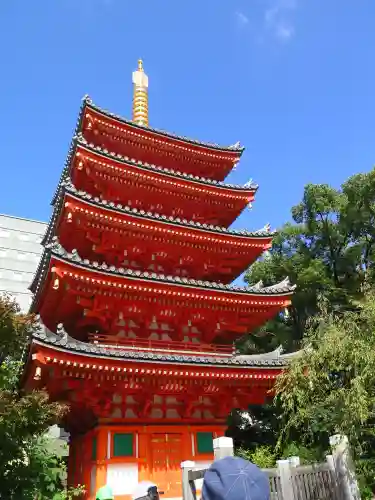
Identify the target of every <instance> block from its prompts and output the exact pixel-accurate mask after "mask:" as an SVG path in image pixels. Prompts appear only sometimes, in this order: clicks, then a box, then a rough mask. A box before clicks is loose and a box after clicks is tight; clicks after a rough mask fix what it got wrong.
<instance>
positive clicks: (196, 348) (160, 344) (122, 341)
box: [89, 333, 234, 357]
mask: <svg viewBox="0 0 375 500" xmlns="http://www.w3.org/2000/svg"><path fill="white" fill-rule="evenodd" d="M89 342H92V343H94V344H99V345H102V346H110V347H112V348H118V349H124V348H127V349H132V350H136V351H153V352H166V351H168V352H169V353H173V352H175V353H184V354H190V355H196V356H201V355H205V356H223V357H230V356H232V355H233V352H234V347H233V346H232V345H219V344H198V343H194V342H177V341H171V340H143V339H129V338H119V337H118V336H115V335H105V334H97V333H92V334H90V335H89Z"/></svg>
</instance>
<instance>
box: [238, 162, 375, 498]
mask: <svg viewBox="0 0 375 500" xmlns="http://www.w3.org/2000/svg"><path fill="white" fill-rule="evenodd" d="M286 276H289V278H290V280H291V281H292V282H293V283H295V284H296V285H297V289H296V291H295V294H294V296H293V299H292V305H291V307H290V308H289V309H288V313H289V314H284V313H281V314H279V315H278V316H277V317H276V318H274V319H273V320H271V321H269V322H268V323H267V324H266V325H264V326H263V327H262V328H260V329H259V330H258V331H256V332H252V334H251V335H249V336H247V337H245V338H243V339H241V341H240V342H239V344H238V347H239V349H240V350H241V351H242V352H265V351H270V350H272V349H275V348H276V347H278V346H279V345H280V344H281V345H283V347H284V348H286V349H287V350H289V351H295V350H298V349H301V348H302V349H303V355H302V356H301V357H300V358H298V359H296V360H295V361H294V362H293V363H292V365H291V368H290V370H289V371H288V372H286V373H285V374H283V375H282V376H281V377H280V378H279V380H278V383H277V394H278V397H277V398H276V399H275V405H274V408H273V409H274V415H273V414H272V412H270V411H268V410H267V407H268V405H266V406H265V407H263V408H262V409H256V410H255V411H254V409H250V414H251V416H252V418H251V419H250V421H248V423H247V424H244V423H243V422H241V419H239V418H238V417H236V418H234V417H233V416H232V430H231V432H232V435H233V437H234V439H235V442H237V443H238V446H240V447H242V448H246V449H248V450H249V452H250V453H252V452H253V451H254V449H255V448H256V447H257V446H263V445H270V446H271V447H272V449H276V454H277V456H278V457H280V458H281V457H287V456H292V455H299V456H300V458H301V459H302V461H304V462H306V463H310V462H314V461H316V460H321V459H322V458H323V457H324V455H325V454H326V450H328V448H329V446H328V437H329V435H331V434H334V433H337V432H340V433H344V434H347V435H348V437H349V439H350V442H351V444H352V446H353V450H354V454H355V459H356V464H357V471H358V474H359V480H360V484H361V489H362V494H363V496H362V498H371V497H372V496H371V494H370V490H373V489H374V487H375V415H374V408H375V401H374V398H375V389H374V387H375V354H374V353H375V350H374V348H375V333H374V332H375V312H374V311H375V305H374V304H375V299H374V296H373V294H372V293H371V290H372V289H373V287H374V285H375V169H374V170H372V171H370V172H369V173H366V174H358V175H354V176H352V177H350V178H349V179H348V180H347V181H346V182H345V183H344V184H343V185H342V186H341V188H340V189H335V188H332V187H330V186H328V185H325V184H321V185H313V184H309V185H307V186H306V187H305V189H304V193H303V197H302V200H301V202H300V203H299V204H298V205H296V206H295V207H293V208H292V222H291V223H288V224H286V225H285V226H284V227H282V228H281V230H280V231H279V233H278V235H277V236H276V237H275V239H274V241H273V246H272V249H271V251H270V252H269V253H268V254H267V255H265V256H264V257H263V258H261V259H259V260H258V261H257V262H256V263H255V264H254V265H253V266H252V267H251V268H250V269H249V270H248V272H247V274H246V281H247V282H249V283H256V282H258V281H260V280H261V281H262V282H263V283H264V284H265V285H270V284H273V283H275V282H278V281H281V280H283V279H284V278H285V277H286ZM230 429H231V428H230ZM366 495H367V496H366Z"/></svg>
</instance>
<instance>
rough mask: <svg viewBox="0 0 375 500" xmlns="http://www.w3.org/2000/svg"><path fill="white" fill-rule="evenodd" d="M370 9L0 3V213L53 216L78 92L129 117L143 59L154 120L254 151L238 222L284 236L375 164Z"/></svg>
mask: <svg viewBox="0 0 375 500" xmlns="http://www.w3.org/2000/svg"><path fill="white" fill-rule="evenodd" d="M374 20H375V2H374V0H344V1H343V0H201V1H198V0H190V1H189V2H183V1H177V0H158V1H156V0H143V1H140V2H137V1H134V0H132V1H128V0H34V1H26V0H3V1H0V47H1V49H0V50H1V58H0V64H1V72H0V75H1V76H0V95H1V109H0V116H1V125H0V127H1V134H0V144H1V152H2V155H1V160H0V161H1V173H2V177H1V183H0V212H2V213H8V214H12V215H17V216H22V217H30V218H34V219H40V220H48V218H49V215H50V206H49V202H50V200H51V197H52V194H53V191H54V189H55V186H56V184H57V181H58V178H59V175H60V172H61V169H62V167H63V164H64V161H65V158H66V154H67V150H68V146H69V143H70V139H71V137H72V133H73V129H74V126H75V122H76V118H77V114H78V110H79V106H80V100H81V97H82V96H83V95H84V94H86V93H88V94H89V95H90V96H91V97H92V99H93V101H94V102H95V103H97V104H98V105H100V106H103V107H105V108H107V109H109V110H111V111H113V112H115V113H118V114H122V115H124V116H128V117H129V116H130V112H131V98H132V87H131V72H132V71H133V70H134V69H135V68H136V63H137V59H138V58H139V57H142V58H143V60H144V66H145V70H146V72H147V74H148V76H149V81H150V97H149V98H150V124H151V125H152V126H155V127H159V128H163V129H166V130H170V131H174V132H176V133H180V134H183V135H188V136H191V137H192V138H197V139H201V140H208V141H214V142H219V143H224V144H231V143H234V142H236V141H238V140H239V141H240V142H241V143H242V144H244V145H245V146H246V151H245V154H244V156H243V160H242V161H241V163H240V164H239V166H238V169H237V171H236V172H234V173H233V174H231V176H230V180H231V181H234V182H240V183H244V182H246V181H248V180H249V178H252V179H254V180H255V181H257V182H258V183H259V185H260V189H259V192H258V196H257V199H256V202H255V203H254V207H253V210H252V211H251V212H250V211H246V212H245V213H244V214H243V215H242V216H241V217H240V219H239V220H238V221H237V222H236V226H241V227H248V228H251V229H257V228H259V227H263V226H264V224H266V223H267V222H270V223H271V226H272V227H278V226H279V225H281V224H282V223H283V222H285V221H286V220H288V218H289V217H290V207H291V206H292V205H293V204H296V203H298V202H299V200H300V199H301V196H302V192H303V186H304V185H305V184H306V183H307V182H315V183H331V184H333V185H335V186H338V185H339V184H340V183H341V182H342V181H344V180H345V179H346V178H347V177H348V176H349V175H351V174H354V173H357V172H361V171H367V170H369V169H370V168H372V166H373V165H374V163H375V64H374V61H375V58H374V50H375V29H374Z"/></svg>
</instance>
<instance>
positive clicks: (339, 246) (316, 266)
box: [242, 170, 375, 352]
mask: <svg viewBox="0 0 375 500" xmlns="http://www.w3.org/2000/svg"><path fill="white" fill-rule="evenodd" d="M292 219H293V222H292V223H288V224H286V225H285V226H284V227H283V228H281V230H280V231H279V233H278V235H277V236H276V237H275V238H274V241H273V246H272V249H271V251H270V252H269V253H268V255H266V256H265V257H263V258H262V259H260V260H258V261H257V262H256V263H255V264H254V265H253V266H252V267H251V268H250V269H249V270H248V272H247V274H246V278H245V279H246V281H247V282H249V283H256V282H257V281H259V280H262V281H263V283H264V284H266V285H268V284H272V283H275V282H278V281H281V280H283V279H284V278H285V277H286V276H289V278H290V280H291V281H292V282H293V283H295V284H296V285H297V289H296V292H295V294H294V296H293V299H292V306H291V307H290V308H289V310H288V313H289V314H288V315H284V314H281V315H279V316H278V317H277V318H276V319H274V320H272V321H270V322H268V323H267V324H266V325H264V327H262V328H261V329H260V330H259V331H258V332H256V333H255V335H251V336H249V337H248V338H247V339H246V340H245V342H244V343H243V345H242V348H243V349H244V350H247V351H248V352H252V351H253V352H259V350H261V351H262V350H263V351H264V350H270V349H272V348H275V347H277V346H278V345H280V343H281V344H283V345H284V346H285V347H286V348H287V349H289V350H295V349H297V348H299V346H300V343H301V341H302V339H303V336H304V333H305V329H306V324H307V321H308V319H309V318H311V316H314V315H316V314H318V313H319V304H318V297H325V298H326V299H327V300H328V303H329V304H330V308H331V310H335V311H343V310H346V309H348V308H350V307H351V301H352V299H353V298H359V297H361V295H362V294H363V287H364V285H365V283H369V282H373V281H374V270H375V266H374V264H375V170H372V171H371V172H369V173H367V174H358V175H354V176H352V177H350V178H349V179H348V180H347V181H346V182H345V183H344V184H343V185H342V186H341V188H340V189H334V188H332V187H330V186H328V185H326V184H318V185H314V184H308V185H307V186H306V187H305V190H304V194H303V198H302V201H301V202H300V203H299V204H298V205H296V206H295V207H293V208H292Z"/></svg>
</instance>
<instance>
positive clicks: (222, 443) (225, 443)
mask: <svg viewBox="0 0 375 500" xmlns="http://www.w3.org/2000/svg"><path fill="white" fill-rule="evenodd" d="M233 456H234V445H233V439H232V438H230V437H225V436H223V437H219V438H217V439H214V460H219V459H220V458H224V457H233Z"/></svg>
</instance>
